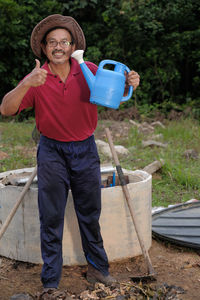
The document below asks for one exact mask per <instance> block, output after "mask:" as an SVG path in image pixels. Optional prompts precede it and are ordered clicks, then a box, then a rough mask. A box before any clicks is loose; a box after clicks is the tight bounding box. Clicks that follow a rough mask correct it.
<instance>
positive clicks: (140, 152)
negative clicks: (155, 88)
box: [0, 119, 200, 206]
mask: <svg viewBox="0 0 200 300" xmlns="http://www.w3.org/2000/svg"><path fill="white" fill-rule="evenodd" d="M127 122H128V121H127ZM110 125H112V121H107V123H106V126H110ZM34 126H35V123H34V121H27V122H23V123H18V122H14V121H9V122H0V141H1V144H0V151H1V152H5V153H7V154H8V157H7V158H4V159H3V160H0V172H4V171H7V170H12V169H18V168H23V167H33V166H35V164H36V145H35V143H34V141H33V140H32V137H31V135H32V130H33V128H34ZM102 127H104V128H105V121H99V124H98V127H97V131H100V130H102ZM103 130H104V129H103ZM155 133H157V134H159V133H161V134H162V135H163V137H162V139H160V140H159V141H160V142H163V143H167V144H168V146H167V148H160V147H153V148H150V147H147V148H144V147H143V146H142V141H143V140H144V139H145V136H144V135H143V134H141V133H139V132H138V130H137V128H135V127H134V126H132V127H131V128H130V131H129V136H128V138H124V137H120V138H119V137H118V138H117V139H115V140H114V142H115V144H118V145H119V144H121V145H124V146H125V147H127V148H128V149H129V151H130V154H129V155H128V156H126V157H120V164H121V166H122V167H123V168H126V169H129V170H136V169H143V168H144V167H145V166H146V165H148V164H150V163H152V162H153V161H155V160H160V159H163V160H164V166H163V167H162V168H161V169H160V170H159V171H158V172H156V173H155V174H153V180H152V199H153V204H152V205H153V206H168V205H169V204H174V203H181V202H185V201H187V200H189V199H192V198H196V199H199V200H200V125H199V123H198V122H197V121H195V120H193V119H182V120H179V121H169V122H168V124H167V125H166V128H161V127H158V128H157V129H156V130H155ZM188 149H194V150H195V151H196V152H198V153H199V158H198V159H192V158H190V159H186V158H185V157H184V155H183V153H184V151H185V150H188ZM1 152H0V153H1ZM100 158H101V162H102V163H104V162H108V158H106V157H104V156H103V155H102V154H100Z"/></svg>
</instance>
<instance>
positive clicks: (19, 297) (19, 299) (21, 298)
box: [10, 294, 33, 300]
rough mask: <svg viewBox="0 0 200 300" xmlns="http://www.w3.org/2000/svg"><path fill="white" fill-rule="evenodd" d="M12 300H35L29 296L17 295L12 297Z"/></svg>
mask: <svg viewBox="0 0 200 300" xmlns="http://www.w3.org/2000/svg"><path fill="white" fill-rule="evenodd" d="M10 300H33V297H31V296H30V295H28V294H16V295H13V296H11V298H10Z"/></svg>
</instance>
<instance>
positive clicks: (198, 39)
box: [0, 0, 200, 118]
mask: <svg viewBox="0 0 200 300" xmlns="http://www.w3.org/2000/svg"><path fill="white" fill-rule="evenodd" d="M54 13H61V14H64V15H71V16H72V17H74V18H75V19H76V20H77V21H78V23H79V24H80V25H81V27H82V28H83V31H84V33H85V36H86V41H87V49H86V53H85V59H87V60H91V61H93V62H95V63H96V64H99V62H100V61H101V60H102V59H114V60H117V61H121V62H123V63H125V64H126V65H127V66H128V67H129V68H131V69H135V70H137V71H138V72H139V74H140V77H141V86H140V88H139V89H138V90H137V103H139V106H140V105H141V104H146V105H147V106H148V105H153V106H154V105H155V104H156V103H157V104H162V103H167V102H168V103H176V104H182V103H188V101H189V102H193V103H194V105H193V108H194V110H195V114H196V116H197V118H198V117H199V114H200V113H199V111H200V109H199V102H200V101H199V99H200V89H199V86H200V25H199V16H200V4H199V3H198V1H195V0H188V1H185V0H169V1H156V0H148V1H144V0H109V1H108V0H105V1H100V0H84V1H78V0H75V1H74V0H73V1H72V0H70V1H64V0H43V1H35V0H26V1H25V0H0V39H1V44H0V55H1V61H0V76H1V80H2V83H1V88H0V97H1V98H2V97H3V95H4V94H5V93H6V92H8V91H9V90H10V89H12V88H13V87H14V86H16V84H17V83H18V82H19V80H21V79H22V78H23V77H24V76H25V75H26V74H27V73H29V72H30V71H31V70H32V68H33V66H34V64H35V63H34V56H33V54H32V51H31V49H30V43H29V40H30V35H31V32H32V29H33V28H34V26H35V25H36V24H37V23H38V22H39V21H40V20H41V19H42V18H44V17H46V16H48V15H49V14H54ZM134 100H135V99H134ZM134 104H135V101H132V102H129V101H128V102H127V103H126V104H125V107H129V106H131V105H134ZM163 107H164V106H163ZM121 108H122V109H123V106H122V107H121Z"/></svg>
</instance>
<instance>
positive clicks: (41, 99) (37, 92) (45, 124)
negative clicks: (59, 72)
mask: <svg viewBox="0 0 200 300" xmlns="http://www.w3.org/2000/svg"><path fill="white" fill-rule="evenodd" d="M86 64H87V66H88V67H89V69H90V70H91V71H92V72H93V74H95V73H96V71H97V66H96V65H95V64H93V63H91V62H86ZM42 68H44V69H45V70H47V72H48V74H47V79H46V82H45V84H43V85H41V86H38V87H31V88H30V89H29V90H28V92H27V93H26V95H25V96H24V98H23V100H22V103H21V105H20V107H19V112H20V111H22V110H23V109H25V108H28V107H34V109H35V119H36V125H37V128H38V130H39V131H40V132H41V133H42V134H43V135H45V136H46V137H48V138H51V139H55V140H58V141H64V142H68V141H82V140H84V139H86V138H88V137H89V136H91V135H92V134H93V132H94V130H95V129H96V126H97V106H96V105H94V104H91V103H90V102H89V97H90V90H89V88H88V85H87V83H86V80H85V78H84V76H83V73H82V71H81V68H80V66H79V64H78V63H77V62H76V61H75V60H74V59H73V58H72V59H71V69H70V73H69V75H68V77H67V80H66V82H65V83H64V82H62V81H61V79H60V78H59V76H56V75H53V74H52V73H51V71H50V70H49V68H48V64H47V62H46V63H45V64H44V65H43V66H42Z"/></svg>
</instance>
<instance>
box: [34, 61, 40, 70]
mask: <svg viewBox="0 0 200 300" xmlns="http://www.w3.org/2000/svg"><path fill="white" fill-rule="evenodd" d="M35 68H36V69H39V68H40V61H39V60H38V59H35Z"/></svg>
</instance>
